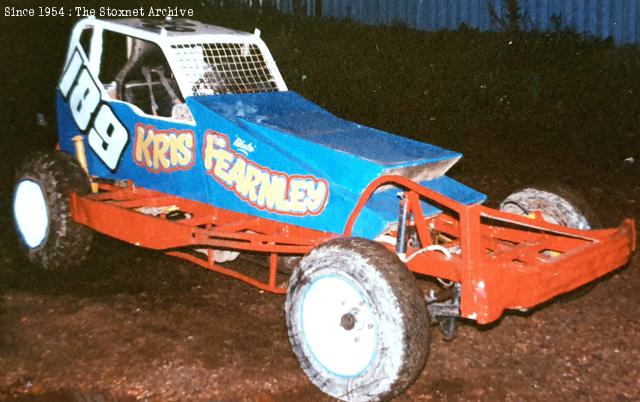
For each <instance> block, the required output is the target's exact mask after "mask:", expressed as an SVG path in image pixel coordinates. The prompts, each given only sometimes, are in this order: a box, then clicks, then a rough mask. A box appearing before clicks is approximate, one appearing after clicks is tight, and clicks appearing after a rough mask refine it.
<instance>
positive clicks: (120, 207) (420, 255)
mask: <svg viewBox="0 0 640 402" xmlns="http://www.w3.org/2000/svg"><path fill="white" fill-rule="evenodd" d="M390 184H392V185H395V186H398V187H400V188H402V189H404V192H403V193H402V196H401V197H400V201H399V210H400V214H399V219H398V221H399V223H398V226H397V227H396V228H394V229H392V230H390V231H388V232H387V236H385V237H383V238H379V240H380V241H382V242H383V243H384V244H385V246H386V247H387V248H389V249H390V250H391V251H394V252H396V253H398V255H399V256H400V257H401V259H403V261H404V262H406V265H407V268H408V269H409V270H410V271H412V272H413V273H415V274H420V275H426V276H429V277H433V278H438V279H444V280H449V281H453V282H456V283H458V284H459V285H460V293H459V313H458V316H459V317H464V318H468V319H472V320H475V321H477V322H478V323H479V324H488V323H490V322H493V321H495V320H497V319H499V318H500V316H501V315H502V313H503V312H504V310H505V309H519V310H526V309H529V308H531V307H533V306H535V305H538V304H540V303H542V302H544V301H547V300H549V299H551V298H553V297H554V296H557V295H559V294H562V293H565V292H569V291H571V290H573V289H576V288H578V287H580V286H582V285H584V284H586V283H587V282H590V281H592V280H595V279H596V278H598V277H600V276H603V275H605V274H607V273H608V272H610V271H613V270H614V269H616V268H618V267H620V266H622V265H624V264H625V263H626V261H627V260H628V259H629V257H630V255H631V254H632V253H633V251H634V250H635V246H636V230H635V225H634V221H633V219H625V220H624V221H623V222H622V223H621V224H620V225H619V226H618V227H617V228H612V229H603V230H589V231H584V230H577V229H571V228H566V227H563V226H559V225H555V224H551V223H548V222H546V221H544V220H543V219H542V216H541V215H540V214H539V213H536V214H535V215H534V216H530V217H522V216H517V215H514V214H510V213H505V212H501V211H497V210H494V209H491V208H488V207H485V206H481V205H463V204H460V203H458V202H456V201H454V200H452V199H450V198H447V197H445V196H443V195H442V194H439V193H437V192H434V191H432V190H429V189H427V188H424V187H422V186H420V185H418V184H417V183H415V182H413V181H411V180H409V179H407V178H404V177H401V176H383V177H380V178H378V179H377V180H375V181H373V182H372V183H371V184H370V185H369V186H368V187H367V189H366V190H365V191H364V193H363V194H362V196H361V197H360V199H359V201H358V203H357V205H356V206H355V208H354V209H353V211H352V212H351V215H350V217H349V219H348V221H347V222H346V223H345V227H344V231H343V233H340V234H338V233H326V232H321V231H316V230H312V229H307V228H302V227H298V226H295V225H290V224H284V223H279V222H276V221H273V220H269V219H264V218H259V217H253V216H249V215H245V214H241V213H237V212H232V211H228V210H224V209H220V208H216V207H213V206H210V205H207V204H203V203H199V202H196V201H192V200H187V199H184V198H180V197H176V196H171V195H167V194H164V193H161V192H158V191H152V190H148V189H144V188H139V187H136V185H135V184H134V183H132V182H111V183H107V182H102V183H100V184H98V192H96V193H93V194H89V195H86V196H79V195H77V194H75V193H73V194H71V208H72V217H73V219H74V220H75V221H76V222H78V223H80V224H83V225H86V226H88V227H91V228H92V229H94V230H96V231H98V232H102V233H104V234H107V235H109V236H112V237H115V238H118V239H120V240H123V241H126V242H128V243H131V244H134V245H137V246H143V247H147V248H151V249H157V250H162V251H163V252H165V253H166V254H167V255H170V256H173V257H178V258H182V259H185V260H188V261H190V262H192V263H195V264H197V265H200V266H202V267H205V268H207V269H210V270H212V271H216V272H219V273H221V274H224V275H228V276H230V277H233V278H236V279H239V280H242V281H244V282H246V283H248V284H250V285H252V286H255V287H257V288H259V289H261V290H264V291H268V292H272V293H277V294H284V293H286V288H285V287H283V286H280V285H278V284H277V272H278V271H277V270H278V256H280V255H300V256H302V255H303V254H305V253H307V252H309V251H310V250H311V249H312V248H314V247H316V246H318V245H320V244H322V243H323V242H325V241H327V240H329V239H332V238H335V237H350V236H351V231H352V229H353V226H354V224H355V222H356V220H357V219H358V216H359V215H360V212H361V211H362V209H363V208H364V206H365V205H366V203H367V201H368V200H369V198H370V197H371V196H372V195H373V193H374V192H375V191H376V189H378V188H380V187H381V186H383V185H390ZM421 200H425V201H428V202H429V203H432V204H434V205H438V206H439V207H440V208H442V211H443V212H442V213H441V214H438V215H435V216H429V217H426V216H425V215H424V213H423V211H422V207H421V203H420V201H421ZM169 205H170V206H172V208H173V209H178V210H179V211H182V212H186V213H188V215H184V216H183V217H181V218H180V219H171V218H170V217H168V215H167V214H164V213H160V214H159V215H157V216H151V215H148V214H144V213H141V212H139V211H140V208H144V207H151V208H157V207H166V206H169ZM138 228H144V229H143V230H140V229H138ZM411 230H413V233H415V236H414V237H413V239H412V240H408V232H409V231H411ZM416 240H419V242H418V241H416ZM440 240H442V242H440ZM221 249H228V250H234V251H250V252H257V253H264V254H266V255H268V261H269V267H268V273H267V279H266V280H265V279H261V278H259V277H257V276H255V275H248V274H245V273H241V272H239V271H237V270H235V269H233V268H229V267H226V266H222V265H220V264H218V263H216V262H215V253H216V252H217V250H221ZM196 250H198V251H199V252H198V251H196ZM407 256H409V257H407ZM263 276H264V275H263ZM456 299H457V298H456ZM454 304H455V305H456V306H454V307H453V309H454V310H457V309H458V307H457V304H458V300H454ZM430 310H431V309H430ZM451 310H452V309H451V307H449V308H440V309H437V308H435V309H433V310H432V311H433V312H434V313H436V314H438V311H440V312H441V313H440V314H442V315H444V316H451V315H454V314H452V311H451ZM442 311H445V312H444V313H442ZM454 312H455V311H454Z"/></svg>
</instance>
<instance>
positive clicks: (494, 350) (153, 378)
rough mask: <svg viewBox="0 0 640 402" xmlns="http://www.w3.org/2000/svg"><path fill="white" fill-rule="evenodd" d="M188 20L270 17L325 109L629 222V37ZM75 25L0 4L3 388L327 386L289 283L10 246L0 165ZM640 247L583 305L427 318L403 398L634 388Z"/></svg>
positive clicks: (283, 62)
mask: <svg viewBox="0 0 640 402" xmlns="http://www.w3.org/2000/svg"><path fill="white" fill-rule="evenodd" d="M194 4H199V3H194ZM196 18H197V19H201V20H208V21H213V22H214V23H218V24H221V25H226V26H231V27H237V28H241V29H245V30H251V29H253V27H254V26H259V27H260V28H262V30H263V32H264V34H263V36H264V38H265V40H266V42H267V44H269V45H270V47H271V49H272V52H273V53H274V56H275V58H276V60H277V61H278V64H279V66H280V68H281V70H282V72H283V75H284V78H285V80H286V81H287V82H288V84H289V87H290V88H291V89H293V90H296V91H298V92H300V93H301V94H302V95H304V96H306V97H308V98H309V99H311V100H313V101H315V102H317V103H319V104H320V105H322V106H324V107H326V108H328V109H329V110H331V111H333V112H335V113H336V114H338V115H340V116H343V117H346V118H350V119H353V120H355V121H358V122H361V123H364V124H367V125H371V126H375V127H379V128H382V129H385V130H389V131H392V132H396V133H399V134H402V135H407V136H411V137H414V138H419V139H422V140H424V141H428V142H431V143H433V144H436V145H439V146H443V147H446V148H450V149H454V150H457V151H460V152H462V153H463V154H465V157H464V159H463V160H462V161H461V162H459V164H458V165H457V166H456V167H454V168H453V169H452V171H451V172H450V174H451V175H452V176H453V177H455V178H457V179H459V180H461V181H463V182H464V183H467V184H469V185H471V186H473V187H474V188H477V189H478V190H480V191H483V192H486V193H487V194H488V195H489V199H490V201H489V204H490V205H496V203H497V200H500V199H502V198H503V197H505V196H506V195H507V194H508V193H510V192H511V191H512V190H514V189H517V188H519V187H522V186H523V185H525V184H527V183H531V182H550V181H553V182H560V183H563V184H565V185H571V186H574V187H576V188H578V189H580V190H581V191H582V192H583V193H584V194H585V196H586V198H587V199H588V200H589V201H590V203H591V205H592V207H593V209H594V210H596V211H597V213H598V214H599V215H600V218H601V220H602V222H603V223H604V224H605V225H615V224H618V223H619V221H620V219H621V218H622V217H623V216H630V217H635V218H636V219H637V218H640V168H639V166H640V127H639V124H638V121H639V120H638V119H640V74H639V73H640V71H639V70H640V51H639V50H638V49H637V48H623V49H616V48H614V47H613V46H612V45H611V44H610V43H606V42H594V41H591V40H582V39H581V38H577V37H574V36H571V35H568V34H555V35H545V34H521V33H508V34H507V33H505V34H481V33H478V32H475V31H469V30H463V31H460V32H453V33H418V32H414V31H410V30H407V29H405V28H403V27H392V28H373V27H363V26H359V25H357V24H353V23H348V22H347V23H338V22H334V21H324V20H323V21H312V20H305V19H300V18H298V17H295V16H294V17H291V16H281V15H277V14H272V13H268V12H265V13H255V12H239V11H237V10H219V9H213V10H208V9H203V8H197V9H196ZM72 22H73V19H71V18H58V19H35V20H34V19H28V18H23V19H19V18H7V17H0V23H1V25H2V27H3V29H2V30H0V44H2V46H1V49H0V60H2V61H3V62H2V63H0V64H1V66H0V68H1V70H0V72H1V73H2V75H1V76H2V80H1V81H2V82H1V85H2V87H0V89H1V92H0V93H1V94H2V98H3V99H2V102H3V104H2V111H1V113H2V114H1V115H0V117H1V118H2V123H3V124H2V127H3V128H4V131H5V132H4V133H3V141H2V145H0V147H1V152H0V157H1V158H2V160H3V161H4V163H3V167H4V174H3V177H1V178H0V193H1V194H0V196H1V198H0V206H1V207H2V208H1V210H2V211H3V213H2V214H1V215H0V400H9V401H92V402H94V401H96V402H97V401H103V400H108V401H111V400H118V401H120V400H122V401H127V400H149V401H178V400H180V401H182V400H194V401H206V400H225V401H240V400H253V401H289V400H291V401H298V400H300V401H302V400H305V401H306V400H318V401H322V400H330V399H329V398H328V397H326V396H324V395H323V394H321V393H320V392H319V391H317V390H316V389H315V388H314V386H313V385H311V384H310V382H309V381H308V380H307V379H306V377H305V376H304V375H303V373H302V371H301V370H300V369H299V367H298V364H297V361H296V360H295V357H294V356H293V353H292V352H291V350H290V346H289V343H288V340H287V335H286V328H285V324H284V310H283V307H284V298H283V297H282V296H275V295H271V294H267V293H263V292H260V291H257V290H255V289H253V288H251V287H249V286H247V285H244V284H242V283H240V282H237V281H234V280H231V279H228V278H226V277H223V276H220V275H218V274H214V273H210V272H207V271H205V270H203V269H200V268H197V267H195V266H193V265H191V264H189V263H186V262H182V261H180V260H176V259H173V258H171V257H167V256H164V255H162V254H160V253H156V252H151V251H146V250H142V249H137V248H135V247H133V246H129V245H126V244H123V243H120V242H118V241H115V240H112V239H108V238H105V237H99V238H98V239H97V240H96V242H95V245H94V249H93V252H92V254H91V257H90V258H89V260H88V261H87V263H86V264H84V265H83V266H82V267H80V268H78V269H73V270H68V271H64V272H54V273H42V272H38V271H35V270H33V269H32V268H30V267H28V266H27V264H26V263H25V260H24V259H23V258H22V257H21V256H20V255H19V253H18V252H17V250H16V243H15V234H14V232H13V226H12V222H11V212H10V211H11V208H10V196H11V185H12V177H13V176H12V175H13V173H12V172H13V170H14V168H15V166H16V165H17V164H18V163H20V161H21V160H23V159H24V158H25V157H26V156H27V155H28V153H29V152H31V151H33V150H38V149H50V148H51V147H52V146H53V144H54V143H55V135H54V132H55V131H54V127H55V113H54V109H53V91H54V88H55V85H56V81H57V77H58V75H59V73H60V68H61V66H62V57H63V54H64V50H65V49H66V47H65V46H66V38H67V35H68V32H69V29H70V27H71V24H72ZM398 44H402V46H399V45H398ZM345 72H348V73H345ZM38 113H41V114H42V115H41V118H40V121H41V123H42V122H43V120H44V121H45V122H46V124H44V126H43V125H38V124H36V123H37V119H38V117H37V114H38ZM639 261H640V259H639V258H638V257H637V256H636V257H635V258H634V259H633V260H632V262H631V263H630V264H628V265H627V266H626V267H624V268H622V269H620V270H618V271H616V272H615V273H614V274H612V275H609V276H608V277H606V278H604V280H602V281H600V282H599V283H598V286H597V287H596V288H595V289H594V290H593V291H592V292H591V293H589V294H588V295H586V296H584V297H582V298H580V299H577V300H574V301H571V302H567V303H558V302H554V303H547V304H545V305H544V306H542V307H541V308H539V309H537V310H536V311H533V312H531V313H529V314H516V313H510V314H507V315H506V316H505V317H503V319H501V320H500V321H499V322H498V323H496V324H495V325H491V326H489V327H479V326H476V325H473V324H472V323H465V324H464V325H462V327H461V328H460V330H459V334H458V337H457V338H456V339H455V340H454V341H451V342H444V341H443V340H442V339H441V337H440V335H439V333H438V332H437V331H436V328H433V331H432V342H431V353H430V357H429V360H428V363H427V366H426V368H425V370H424V371H423V373H422V374H421V375H420V377H419V378H418V379H417V381H416V382H415V384H414V385H412V386H411V387H410V388H409V389H408V390H407V392H406V393H405V394H403V395H402V396H400V397H399V398H398V400H401V401H410V400H411V401H412V400H433V401H452V400H486V401H495V400H514V401H515V400H518V401H519V400H544V401H548V400H597V401H603V400H607V401H619V402H622V401H632V400H640V340H639V338H638V335H639V334H640V320H639V319H638V316H640V262H639ZM241 264H246V263H241Z"/></svg>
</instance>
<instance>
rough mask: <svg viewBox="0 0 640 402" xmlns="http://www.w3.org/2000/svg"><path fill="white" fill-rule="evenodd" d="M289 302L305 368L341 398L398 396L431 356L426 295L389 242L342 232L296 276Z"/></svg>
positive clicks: (292, 332) (311, 255)
mask: <svg viewBox="0 0 640 402" xmlns="http://www.w3.org/2000/svg"><path fill="white" fill-rule="evenodd" d="M285 308H286V315H287V327H288V330H289V339H290V341H291V344H292V347H293V351H294V353H295V354H296V357H297V358H298V361H299V362H300V365H301V367H302V370H303V371H304V372H305V374H306V375H307V376H308V377H309V379H310V380H311V382H313V383H314V384H315V385H316V386H317V387H318V388H320V389H321V390H322V391H323V392H325V393H327V394H329V395H331V396H333V397H335V398H339V399H342V400H348V401H365V400H366V401H370V400H380V399H387V398H392V397H394V396H395V395H398V394H399V393H400V392H402V391H403V390H405V389H406V388H407V387H408V386H409V385H410V384H411V383H412V382H413V381H414V380H415V378H416V377H417V376H418V374H419V373H420V371H421V370H422V368H423V366H424V364H425V361H426V358H427V351H428V342H429V333H428V317H427V310H426V306H425V301H424V299H423V297H422V295H421V293H420V291H419V290H418V288H417V286H416V283H415V279H414V277H413V275H412V274H411V272H409V270H408V269H407V267H406V266H405V265H404V264H403V263H402V262H401V261H400V260H399V259H398V257H397V256H396V255H394V254H393V253H391V252H389V251H388V250H387V249H386V248H385V247H384V246H382V245H381V244H378V243H375V242H372V241H369V240H364V239H336V240H332V241H329V242H327V243H325V244H323V245H321V246H319V247H317V248H316V249H314V250H312V251H311V252H310V253H309V254H308V255H306V256H305V257H304V258H303V259H302V260H301V261H300V264H299V265H298V267H297V268H296V270H295V272H294V273H293V275H292V277H291V280H290V285H289V292H288V294H287V301H286V307H285Z"/></svg>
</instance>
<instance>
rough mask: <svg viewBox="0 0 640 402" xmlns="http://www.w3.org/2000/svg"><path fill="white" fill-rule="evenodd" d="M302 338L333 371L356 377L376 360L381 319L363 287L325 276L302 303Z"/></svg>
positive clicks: (315, 357) (315, 282)
mask: <svg viewBox="0 0 640 402" xmlns="http://www.w3.org/2000/svg"><path fill="white" fill-rule="evenodd" d="M300 309H301V328H302V338H303V340H304V342H305V343H306V346H307V347H308V349H309V351H310V352H311V355H312V357H313V358H314V359H315V360H316V361H317V362H318V363H320V364H321V365H322V366H323V367H324V368H325V369H326V370H327V371H329V372H330V373H331V374H333V375H335V376H339V377H354V376H357V375H359V374H361V373H362V372H364V371H365V370H366V369H367V367H369V365H370V364H371V362H372V361H373V359H374V357H375V355H376V350H377V346H378V345H377V344H378V337H377V326H378V325H377V321H376V319H375V312H374V311H373V309H372V307H371V304H370V303H369V301H368V300H367V299H366V298H365V296H364V294H363V292H362V290H361V288H360V287H359V286H358V285H357V284H356V283H355V282H353V281H352V280H349V279H347V278H343V277H340V276H335V275H333V276H324V277H321V278H319V279H317V280H315V281H314V282H313V283H312V284H311V286H309V288H308V289H307V291H306V293H305V295H304V297H303V299H302V303H301V307H300Z"/></svg>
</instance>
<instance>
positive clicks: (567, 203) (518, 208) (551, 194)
mask: <svg viewBox="0 0 640 402" xmlns="http://www.w3.org/2000/svg"><path fill="white" fill-rule="evenodd" d="M500 210H501V211H506V212H510V213H513V214H516V215H522V216H526V215H528V214H530V213H532V212H534V211H540V213H541V214H542V217H543V218H544V220H545V221H547V222H550V223H554V224H557V225H562V226H566V227H569V228H573V229H582V230H589V229H594V228H598V227H599V226H600V220H599V219H598V217H597V215H596V214H595V213H594V212H593V211H592V209H591V207H590V206H589V205H588V203H587V202H586V201H585V199H584V198H583V197H582V196H581V195H580V194H578V193H577V192H576V191H574V190H570V189H568V188H566V187H563V186H559V185H549V186H544V187H543V186H532V187H527V188H524V189H522V190H519V191H516V192H514V193H513V194H511V195H509V196H508V197H507V198H505V199H504V201H502V202H501V203H500Z"/></svg>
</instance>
